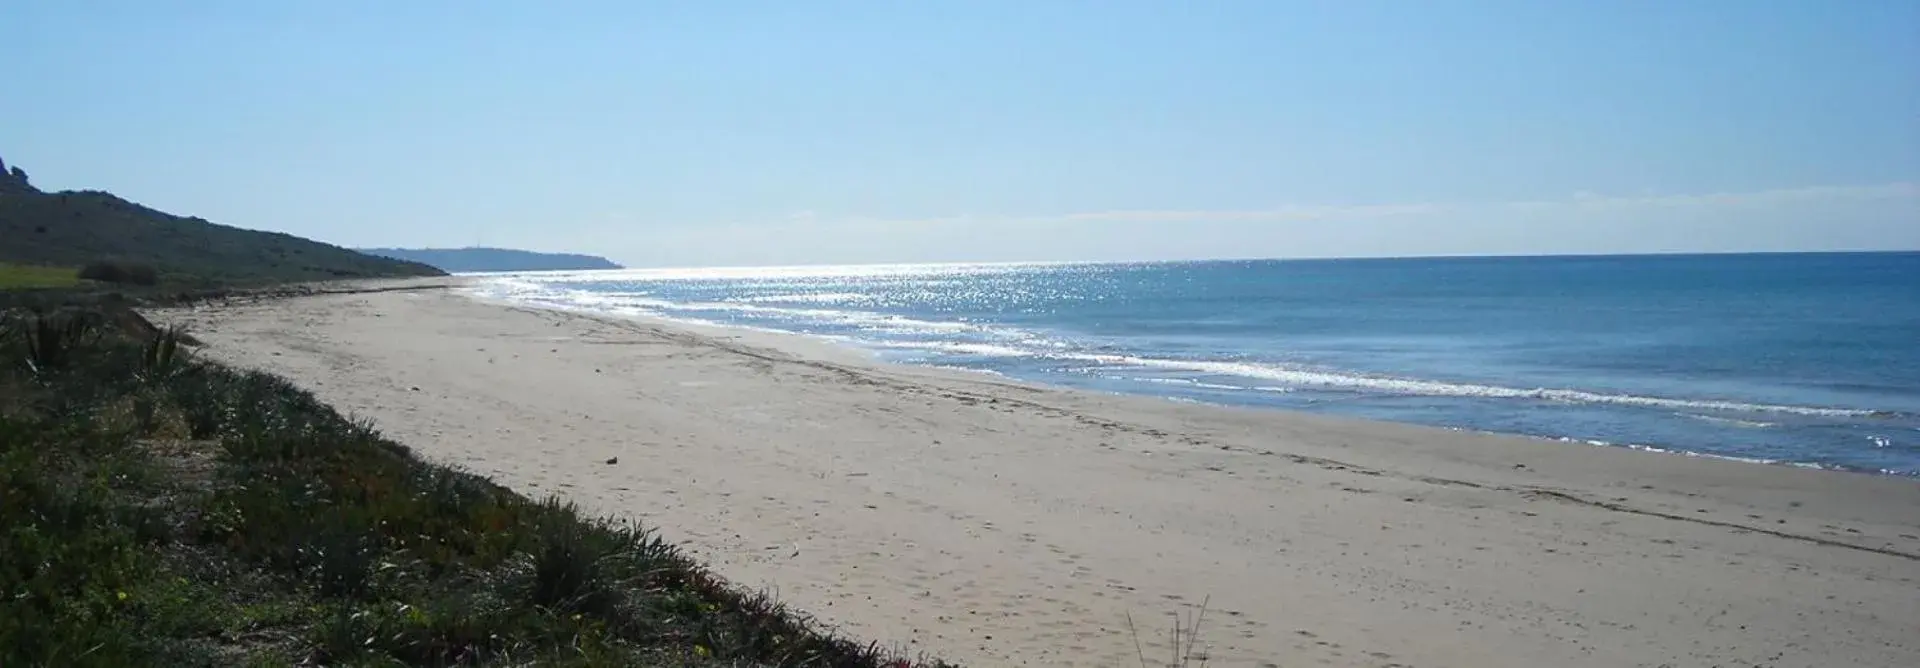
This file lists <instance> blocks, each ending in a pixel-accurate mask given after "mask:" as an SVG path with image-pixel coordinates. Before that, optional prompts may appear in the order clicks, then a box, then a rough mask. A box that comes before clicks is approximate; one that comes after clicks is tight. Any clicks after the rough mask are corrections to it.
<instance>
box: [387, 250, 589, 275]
mask: <svg viewBox="0 0 1920 668" xmlns="http://www.w3.org/2000/svg"><path fill="white" fill-rule="evenodd" d="M356 250H358V251H360V252H362V253H366V254H368V255H377V256H380V257H386V258H393V259H396V260H408V261H412V262H419V263H421V264H425V265H430V266H433V267H436V268H438V269H440V270H442V271H448V272H472V271H559V270H579V269H624V268H625V267H622V266H620V265H619V264H616V263H614V262H613V261H612V260H608V259H606V258H604V257H600V256H597V255H581V254H577V253H536V252H533V251H524V250H514V249H511V248H480V247H472V248H360V249H356Z"/></svg>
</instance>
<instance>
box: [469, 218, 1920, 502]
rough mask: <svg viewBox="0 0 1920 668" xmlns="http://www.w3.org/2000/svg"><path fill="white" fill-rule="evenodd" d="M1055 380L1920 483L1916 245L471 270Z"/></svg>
mask: <svg viewBox="0 0 1920 668" xmlns="http://www.w3.org/2000/svg"><path fill="white" fill-rule="evenodd" d="M476 276H478V277H479V278H480V279H481V280H480V282H479V283H478V284H477V285H476V286H475V287H474V288H473V289H474V291H475V292H476V293H478V294H481V295H483V296H488V297H493V298H499V299H506V300H511V301H519V302H524V303H529V304H534V305H541V306H548V307H556V308H567V309H577V310H585V311H592V312H599V313H605V314H610V315H637V316H649V317H658V318H666V319H670V320H678V321H684V322H691V323H698V324H709V325H722V326H736V327H750V328H755V329H763V330H771V331H778V332H789V333H796V334H804V335H811V336H815V337H821V338H825V339H828V340H832V341H836V342H839V343H843V344H847V345H851V346H855V347H859V348H861V349H865V350H868V351H872V352H874V353H875V354H877V355H878V356H879V357H880V358H881V359H884V360H888V361H895V362H903V363H908V364H920V365H930V366H941V367H952V368H959V369H967V370H973V371H981V372H988V373H995V374H1001V375H1005V376H1008V377H1012V378H1018V379H1021V380H1029V381H1038V382H1043V383H1050V384H1054V385H1060V386H1066V387H1073V388H1080V389H1092V390H1098V391H1107V392H1123V393H1132V394H1145V395H1153V396H1161V397H1165V398H1169V399H1175V400H1184V401H1198V402H1206V403H1216V404H1227V405H1241V406H1256V407H1259V406H1264V407H1276V408H1287V409H1295V410H1305V411H1310V412H1321V413H1329V414H1338V415H1349V416H1356V417H1363V418H1372V419H1382V420H1390V421H1398V422H1410V423H1416V424H1426V425H1433V426H1441V427H1451V428H1460V429H1471V430H1478V431H1488V432H1499V433H1514V434H1523V435H1529V436H1537V437H1544V438H1553V439H1561V440H1566V441H1573V442H1580V443H1590V444H1595V445H1617V446H1623V447H1634V448H1639V449H1647V450H1659V451H1670V452H1679V453H1687V454H1697V455H1705V456H1714V457H1724V458H1730V459H1741V460H1749V461H1757V462H1767V463H1781V464H1794V465H1802V466H1810V467H1820V468H1830V469H1841V470H1852V471H1866V472H1876V473H1884V474H1891V475H1901V476H1920V349H1916V347H1915V346H1913V345H1912V344H1913V343H1914V342H1915V341H1914V338H1915V334H1916V333H1920V252H1916V251H1863V252H1811V253H1771V252H1766V253H1726V254H1698V253H1674V254H1655V255H1551V256H1450V257H1422V258H1299V259H1272V260H1175V261H1156V262H993V263H941V264H884V265H800V266H783V267H704V268H698V267H696V268H687V267H682V268H646V269H624V270H591V271H563V272H531V273H494V274H477V275H476Z"/></svg>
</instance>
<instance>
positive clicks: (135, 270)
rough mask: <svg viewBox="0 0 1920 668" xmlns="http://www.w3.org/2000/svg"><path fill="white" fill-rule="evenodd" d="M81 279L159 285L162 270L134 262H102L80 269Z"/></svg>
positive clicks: (89, 264) (92, 263)
mask: <svg viewBox="0 0 1920 668" xmlns="http://www.w3.org/2000/svg"><path fill="white" fill-rule="evenodd" d="M79 277H80V278H82V279H85V280H89V281H100V282H102V283H126V284H129V285H159V284H160V270H158V269H154V268H153V267H152V266H150V265H144V264H136V263H132V262H113V261H101V262H91V263H88V264H87V265H85V266H82V267H80V273H79Z"/></svg>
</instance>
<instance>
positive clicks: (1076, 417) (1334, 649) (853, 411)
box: [159, 291, 1920, 668]
mask: <svg viewBox="0 0 1920 668" xmlns="http://www.w3.org/2000/svg"><path fill="white" fill-rule="evenodd" d="M159 317H160V318H161V319H163V320H171V321H175V322H182V323H185V324H188V325H189V326H191V327H192V328H193V331H194V332H195V333H196V334H197V335H199V336H201V337H202V338H204V339H206V340H207V341H208V342H209V343H210V344H211V345H210V347H209V348H208V349H207V350H206V352H205V354H207V355H210V356H212V357H214V358H217V359H221V360H224V361H228V362H233V363H237V364H240V365H244V366H248V367H255V368H260V369H265V370H269V371H272V372H275V373H279V374H283V375H286V376H288V377H290V378H293V379H295V380H297V381H298V382H299V383H300V384H301V385H302V386H304V387H307V388H310V389H312V390H313V391H314V392H317V393H318V394H319V395H320V396H321V397H322V398H324V399H325V400H327V401H329V402H332V403H333V404H334V405H336V406H338V407H340V408H341V409H343V410H346V411H351V412H353V413H356V414H359V415H361V416H366V417H371V418H373V419H374V420H376V421H377V422H378V424H379V426H380V427H381V428H382V429H383V430H384V431H386V432H387V433H388V434H389V435H391V436H394V437H397V438H398V439H399V440H401V441H403V442H405V443H408V444H410V445H412V446H413V447H414V448H415V449H416V450H418V451H419V452H421V453H424V454H425V455H427V456H430V457H432V458H435V459H437V460H440V461H443V462H447V463H452V464H456V465H459V466H463V467H466V468H468V469H470V470H472V471H475V472H478V473H481V474H484V475H488V476H492V477H493V478H494V479H496V480H498V481H500V482H502V483H504V484H507V485H510V486H512V487H514V488H516V489H519V490H521V491H523V492H526V493H528V494H533V495H543V494H559V495H562V496H564V497H566V498H569V499H572V500H574V501H577V502H579V503H580V504H582V505H583V506H585V507H587V508H589V509H591V510H594V511H598V512H600V513H606V514H613V515H623V516H637V517H639V518H642V519H643V520H644V521H646V522H649V523H651V524H652V525H654V526H657V527H659V528H660V529H661V530H662V531H663V532H665V534H666V535H667V536H668V537H669V538H671V539H674V540H677V541H681V542H683V543H684V544H685V545H687V546H688V547H689V548H691V549H693V550H695V551H697V552H698V553H699V554H700V555H702V556H703V557H704V558H706V559H708V560H709V561H711V562H712V564H713V565H714V567H715V568H716V569H718V570H719V571H720V572H721V573H722V574H724V575H726V576H728V577H729V578H731V579H733V580H735V581H736V582H739V583H741V584H744V585H749V586H755V587H768V588H771V589H773V590H776V591H777V592H778V594H779V596H780V597H781V598H782V599H784V600H785V601H787V602H789V603H792V604H794V605H795V606H797V607H799V608H801V609H803V610H807V611H810V612H812V613H815V614H816V615H818V616H819V617H821V618H822V619H824V620H825V621H827V622H830V623H831V624H832V625H834V626H836V627H838V628H840V629H842V630H844V631H847V632H849V633H853V634H857V635H859V636H862V637H865V638H869V639H874V640H878V641H880V642H882V643H899V644H902V645H906V646H908V647H912V648H917V649H922V650H925V651H928V652H932V653H935V654H938V655H942V656H946V657H949V658H952V659H956V660H960V661H965V662H967V663H969V664H972V665H980V666H1001V665H1082V666H1133V665H1137V659H1136V657H1135V649H1134V635H1133V634H1131V633H1129V631H1128V625H1127V615H1128V614H1129V613H1131V614H1132V616H1133V618H1134V619H1135V620H1136V621H1137V623H1138V625H1139V627H1140V633H1139V635H1140V637H1141V640H1142V642H1143V644H1144V645H1145V648H1146V651H1147V653H1148V655H1149V656H1156V655H1157V656H1164V653H1165V651H1166V650H1165V646H1166V642H1165V641H1166V635H1167V633H1168V629H1169V627H1170V622H1169V618H1168V615H1169V613H1171V612H1174V611H1176V610H1187V609H1190V607H1191V606H1197V605H1198V604H1200V603H1201V602H1202V601H1203V600H1208V599H1209V597H1210V598H1211V604H1210V606H1209V610H1208V612H1207V616H1206V619H1205V623H1204V626H1203V640H1202V644H1203V645H1204V646H1206V647H1208V648H1210V650H1211V657H1212V663H1211V665H1214V666H1274V665H1279V666H1311V665H1339V666H1467V667H1479V666H1525V667H1536V666H1553V667H1556V668H1570V667H1574V666H1902V667H1907V668H1911V667H1913V666H1920V483H1916V482H1915V481H1913V480H1904V479H1893V478H1882V477H1873V476H1866V475H1854V474H1841V473H1829V472H1820V471H1808V470H1800V469H1791V468H1783V467H1773V466H1763V465H1756V464H1742V463H1734V462H1725V461H1713V460H1704V459H1692V458H1687V457H1681V456H1674V455H1662V454H1649V453H1642V452H1633V451H1626V450H1618V449H1610V448H1599V447H1590V446H1583V445H1571V444H1563V443H1554V442H1546V441H1536V440H1531V439H1523V438H1511V437H1501V436H1489V435H1482V434H1473V433H1461V432H1452V431H1446V430H1439V429H1429V428H1420V427H1411V426H1401V425H1392V424H1378V423H1369V422H1362V421H1354V420H1344V419H1334V418H1327V417H1319V416H1312V415H1300V414H1293V413H1286V412H1278V411H1254V410H1237V409H1227V408H1216V407H1207V406H1197V405H1187V404H1178V403H1173V402H1168V401H1161V400H1155V399H1148V398H1133V397H1116V396H1107V395H1098V394H1090V393H1080V392H1070V391H1062V390H1055V389H1046V388H1040V387H1033V386H1028V385H1022V384H1016V383H1010V382H1005V381H1001V380H998V379H994V378H992V377H989V376H974V375H971V374H961V373H948V372H940V371H936V370H925V369H916V368H904V367H895V366H887V365H881V364H876V363H871V362H868V361H866V360H864V359H863V358H861V357H860V356H858V355H857V354H854V353H851V352H847V351H841V350H838V349H834V348H830V347H827V346H826V345H825V344H820V343H817V342H813V341H810V340H806V339H801V338H798V337H784V336H775V335H763V334H756V333H742V332H734V331H718V330H712V331H710V330H694V329H688V328H685V327H680V326H670V325H663V324H657V323H643V322H634V321H618V320H607V319H594V318H589V317H584V316H580V315H572V314H563V313H558V312H548V311H538V310H531V309H525V308H516V307H507V306H502V305H495V304H487V303H481V302H477V301H473V300H470V299H468V298H465V297H462V296H459V295H456V294H452V293H450V292H446V291H439V292H433V291H427V292H384V293H377V294H346V295H329V296H320V297H308V298H300V299H292V300H284V301H271V302H262V303H255V304H250V305H239V306H230V307H223V308H218V309H214V308H206V309H200V310H195V311H190V312H179V311H175V312H165V313H161V314H159ZM613 457H618V458H619V461H618V463H617V464H611V465H609V464H607V463H606V462H607V460H608V459H609V458H613Z"/></svg>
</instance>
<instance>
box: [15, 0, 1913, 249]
mask: <svg viewBox="0 0 1920 668" xmlns="http://www.w3.org/2000/svg"><path fill="white" fill-rule="evenodd" d="M1915 25H1920V4H1915V3H1864V2H1863V3H1837V4H1831V3H1818V2H1793V1H1786V0H1768V1H1761V2H1735V1H1732V0H1720V1H1707V0H1703V1H1701V2H1696V3H1686V4H1682V5H1674V4H1671V3H1658V2H1637V1H1635V2H1599V1H1590V2H1568V3H1555V4H1552V5H1550V6H1549V5H1538V4H1536V3H1526V2H1517V1H1512V2H1509V1H1496V0H1489V1H1485V2H1435V3H1419V4H1412V3H1396V2H1387V1H1384V0H1383V1H1376V2H1351V3H1323V2H1221V3H1209V4H1208V5H1206V6H1204V7H1179V6H1174V5H1170V4H1165V3H1155V2H1144V1H1143V2H1112V3H1101V4H1097V5H1096V4H1086V3H1070V2H1060V3H1026V2H972V3H964V4H960V3H919V4H913V5H905V6H902V5H895V4H886V3H871V2H829V3H820V4H810V5H806V6H797V5H788V4H779V3H757V2H709V3H664V2H663V3H620V2H587V3H582V4H577V5H573V6H571V7H568V8H566V9H564V10H563V9H557V8H550V7H514V6H509V5H505V4H496V3H453V2H423V3H409V4H407V5H405V6H392V5H389V4H385V3H376V2H340V3H326V4H319V3H313V4H305V3H303V4H299V5H296V4H294V3H273V4H265V3H249V2H240V1H238V0H208V1H204V2H196V3H192V4H191V5H187V6H173V7H160V6H152V5H149V4H147V3H141V2H133V1H131V0H118V1H109V2H103V3H98V4H92V3H90V4H89V5H88V6H87V7H74V6H68V5H60V4H48V5H23V6H13V7H9V8H6V9H0V39H4V40H6V42H7V43H8V44H11V45H15V49H13V50H12V51H13V53H14V54H15V56H14V60H13V62H14V64H15V65H16V70H17V72H18V73H17V74H16V75H15V76H14V79H13V80H12V81H10V86H9V90H10V92H12V93H14V96H13V97H12V98H11V99H10V100H9V104H8V105H6V106H5V107H4V108H0V121H4V122H0V158H4V159H5V160H6V161H7V163H8V164H11V165H19V166H21V167H23V168H25V169H26V170H27V171H28V172H29V173H30V174H31V175H32V177H33V181H34V183H35V184H36V185H38V186H40V187H42V188H44V189H101V190H107V191H110V192H113V193H115V194H118V195H121V196H123V197H126V198H128V199H131V200H134V201H137V202H140V203H142V204H145V205H148V206H152V207H155V208H158V209H161V210H165V211H169V212H172V213H177V214H180V215H192V216H199V217H203V218H206V219H209V220H212V221H214V222H218V223H222V224H228V225H236V226H240V227H247V228H254V229H267V230H274V231H282V232H287V233H290V234H295V235H298V236H303V237H309V238H314V239H318V240H322V241H327V242H330V243H335V244H340V245H343V246H351V247H376V246H378V247H463V246H492V247H503V248H514V249H524V250H533V251H542V252H573V253H586V254H593V255H603V256H606V257H608V258H610V259H612V260H614V261H615V262H619V263H621V264H626V265H629V266H647V267H688V266H777V265H844V264H890V263H927V262H1010V261H1148V260H1201V259H1227V258H1243V259H1324V258H1337V257H1355V258H1359V257H1369V258H1373V257H1436V256H1440V257H1456V256H1516V255H1606V254H1647V253H1661V254H1670V253H1726V252H1799V251H1901V250H1915V249H1920V78H1916V76H1915V74H1916V72H1917V70H1916V69H1915V66H1914V65H1913V63H1920V32H1915V31H1913V30H1911V27H1912V26H1915ZM349 45H350V46H349Z"/></svg>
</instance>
